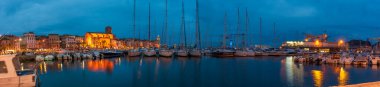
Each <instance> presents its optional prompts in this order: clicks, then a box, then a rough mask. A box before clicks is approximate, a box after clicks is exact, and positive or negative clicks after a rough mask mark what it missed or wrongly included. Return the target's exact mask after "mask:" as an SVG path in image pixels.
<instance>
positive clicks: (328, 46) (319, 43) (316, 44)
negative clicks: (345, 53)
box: [281, 34, 349, 52]
mask: <svg viewBox="0 0 380 87" xmlns="http://www.w3.org/2000/svg"><path fill="white" fill-rule="evenodd" d="M348 47H349V45H348V44H347V43H345V42H344V41H343V40H339V41H337V42H328V41H327V34H322V35H319V36H311V35H307V36H306V39H305V40H304V41H286V42H284V43H283V44H282V45H281V48H285V49H301V50H304V51H310V52H339V51H342V50H348Z"/></svg>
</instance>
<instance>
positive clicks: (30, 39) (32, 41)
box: [21, 32, 37, 50]
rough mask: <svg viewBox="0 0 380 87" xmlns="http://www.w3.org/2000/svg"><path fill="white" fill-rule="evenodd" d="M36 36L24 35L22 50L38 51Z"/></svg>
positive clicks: (31, 34)
mask: <svg viewBox="0 0 380 87" xmlns="http://www.w3.org/2000/svg"><path fill="white" fill-rule="evenodd" d="M36 44H37V42H36V35H35V34H34V33H33V32H28V33H24V35H23V36H22V41H21V48H22V49H26V50H34V49H37V46H36Z"/></svg>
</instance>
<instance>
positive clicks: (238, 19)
mask: <svg viewBox="0 0 380 87" xmlns="http://www.w3.org/2000/svg"><path fill="white" fill-rule="evenodd" d="M236 33H237V34H236V35H237V37H236V39H235V45H236V47H239V45H238V37H240V8H238V11H237V27H236Z"/></svg>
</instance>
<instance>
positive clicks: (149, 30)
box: [148, 0, 150, 41]
mask: <svg viewBox="0 0 380 87" xmlns="http://www.w3.org/2000/svg"><path fill="white" fill-rule="evenodd" d="M148 22H149V23H148V41H150V0H149V17H148Z"/></svg>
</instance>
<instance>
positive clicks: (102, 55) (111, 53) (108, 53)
mask: <svg viewBox="0 0 380 87" xmlns="http://www.w3.org/2000/svg"><path fill="white" fill-rule="evenodd" d="M121 56H123V52H118V51H105V52H100V58H114V57H121ZM95 57H96V56H95Z"/></svg>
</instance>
